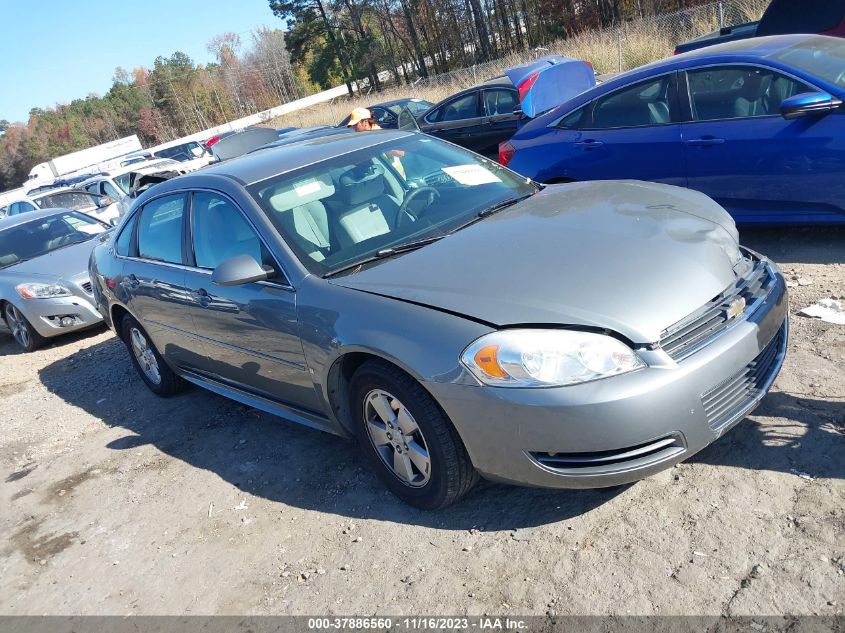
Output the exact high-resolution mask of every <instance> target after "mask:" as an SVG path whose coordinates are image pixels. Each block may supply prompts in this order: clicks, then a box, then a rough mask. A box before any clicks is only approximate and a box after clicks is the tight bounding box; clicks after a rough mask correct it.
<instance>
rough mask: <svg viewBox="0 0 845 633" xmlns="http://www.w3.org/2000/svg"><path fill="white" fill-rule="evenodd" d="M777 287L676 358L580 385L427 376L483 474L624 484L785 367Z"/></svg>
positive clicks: (735, 412) (746, 407) (570, 484)
mask: <svg viewBox="0 0 845 633" xmlns="http://www.w3.org/2000/svg"><path fill="white" fill-rule="evenodd" d="M776 277H777V279H776V283H775V286H774V288H773V289H772V291H771V293H770V294H769V296H768V297H767V298H766V300H765V301H764V302H763V303H762V304H761V305H760V307H759V308H758V309H757V310H756V311H755V312H754V313H753V314H752V315H751V316H750V317H749V318H748V319H747V320H746V321H744V322H742V323H738V324H737V325H735V326H733V327H732V328H731V329H729V330H727V331H725V332H724V333H723V334H722V335H721V336H719V337H718V338H716V339H715V340H714V341H712V342H711V343H710V344H708V345H707V346H706V347H703V348H702V349H700V350H699V351H697V352H696V353H694V354H692V355H690V356H689V357H687V358H685V359H683V360H681V361H679V362H675V361H673V360H672V359H671V358H669V356H668V355H667V354H666V353H665V352H663V351H662V350H659V349H658V350H653V351H646V352H641V353H640V354H641V356H642V358H643V360H645V361H646V363H647V364H648V367H647V368H645V369H642V370H639V371H636V372H633V373H630V374H626V375H623V376H616V377H613V378H607V379H604V380H599V381H595V382H591V383H586V384H583V385H576V386H569V387H559V388H549V389H503V388H494V387H486V386H485V387H477V386H467V385H459V384H446V383H435V382H427V383H426V387H427V388H428V389H429V391H430V392H431V393H432V394H433V395H434V397H435V398H436V399H437V400H438V402H439V403H440V404H441V406H442V407H443V409H444V410H445V411H446V413H447V415H448V416H449V418H450V419H451V420H452V422H453V423H454V425H455V427H456V429H457V431H458V433H459V434H460V436H461V438H462V439H463V441H464V444H465V445H466V448H467V451H468V453H469V455H470V458H471V459H472V462H473V464H474V465H475V467H476V468H477V469H478V470H479V472H481V473H482V474H483V475H484V476H485V477H487V478H489V479H494V480H498V481H505V482H509V483H517V484H522V485H533V486H543V487H551V488H597V487H603V486H615V485H620V484H624V483H629V482H632V481H636V480H638V479H642V478H643V477H647V476H649V475H652V474H654V473H656V472H659V471H661V470H663V469H665V468H668V467H669V466H671V465H673V464H675V463H677V462H679V461H682V460H684V459H686V458H688V457H690V456H691V455H693V454H695V453H696V452H698V451H700V450H701V449H703V448H705V447H706V446H707V445H709V444H710V443H711V442H713V441H714V440H716V439H717V438H718V437H720V436H721V435H722V434H723V433H725V432H726V431H727V430H728V429H730V428H731V427H733V426H734V425H735V424H736V423H738V422H739V421H740V420H742V418H743V417H744V416H745V415H746V414H747V413H748V412H750V411H751V410H752V409H753V408H754V407H755V406H756V405H757V404H758V403H759V401H760V400H761V399H762V397H763V396H764V395H765V393H766V391H768V389H769V387H770V386H771V384H772V383H773V382H774V380H775V378H776V377H777V374H778V372H779V371H780V368H781V366H782V365H783V360H784V356H785V353H786V346H787V339H788V323H787V293H786V286H785V283H784V280H783V277H782V276H781V275H780V274H779V273H778V274H777V276H776Z"/></svg>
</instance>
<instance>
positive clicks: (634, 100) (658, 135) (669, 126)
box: [536, 72, 686, 185]
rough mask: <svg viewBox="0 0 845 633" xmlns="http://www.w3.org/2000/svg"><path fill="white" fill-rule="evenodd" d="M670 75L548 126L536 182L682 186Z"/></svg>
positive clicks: (673, 79)
mask: <svg viewBox="0 0 845 633" xmlns="http://www.w3.org/2000/svg"><path fill="white" fill-rule="evenodd" d="M679 120H680V112H679V108H678V100H677V92H676V73H674V72H672V73H668V74H666V75H663V76H660V77H653V78H651V79H648V80H646V81H641V82H638V83H636V84H634V85H629V86H625V87H623V88H619V89H617V90H614V91H613V92H610V93H607V94H605V95H602V96H601V97H598V98H596V99H594V100H593V101H591V102H589V103H587V104H586V105H584V106H582V107H580V108H579V109H577V110H575V111H574V112H571V113H569V114H567V115H565V116H564V117H563V118H562V119H561V120H560V121H559V122H558V124H557V126H556V128H550V132H549V135H548V141H547V142H548V150H547V151H544V153H543V156H544V157H543V162H544V163H545V169H541V171H540V173H538V174H537V176H536V179H537V180H539V181H541V182H548V181H553V180H557V179H573V180H605V179H612V178H626V179H627V178H630V179H637V180H652V181H658V182H665V183H668V184H673V185H683V184H684V183H685V179H686V170H685V167H684V151H683V147H682V145H681V126H680V123H679V122H678V121H679Z"/></svg>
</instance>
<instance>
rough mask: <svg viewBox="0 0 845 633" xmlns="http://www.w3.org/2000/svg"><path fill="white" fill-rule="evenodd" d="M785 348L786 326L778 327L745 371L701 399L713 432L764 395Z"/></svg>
mask: <svg viewBox="0 0 845 633" xmlns="http://www.w3.org/2000/svg"><path fill="white" fill-rule="evenodd" d="M785 349H786V324H784V325H783V326H781V328H780V330H778V333H777V334H776V335H775V338H774V339H772V342H771V343H769V344H768V345H766V347H765V348H764V349H763V351H762V352H760V354H758V355H757V358H755V359H754V360H752V361H751V362H750V363H748V365H746V366H745V368H744V369H742V370H741V371H739V372H737V373H736V374H734V375H733V376H731V377H730V378H728V379H727V380H726V381H725V382H723V383H722V384H720V385H718V386H716V387H714V388H713V389H711V390H710V391H708V392H706V393H704V394H703V395H702V396H701V403H702V404H703V405H704V413H705V415H706V416H707V423H708V424H709V425H710V428H711V429H712V430H713V431H720V430H721V429H723V428H724V427H725V426H727V425H728V424H730V423H731V422H733V421H735V420H736V419H737V417H739V416H741V415H744V414H745V413H746V412H747V410H748V409H749V408H750V407H751V406H753V404H754V403H755V402H756V401H757V400H758V399H759V398H760V397H761V396H762V395H763V393H764V391H765V389H766V387H767V386H768V384H769V383H770V382H771V380H772V379H773V378H774V374H775V373H776V372H777V370H778V368H779V367H780V362H779V361H780V360H781V359H782V358H783V354H784V351H785Z"/></svg>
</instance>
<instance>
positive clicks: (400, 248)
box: [376, 235, 446, 259]
mask: <svg viewBox="0 0 845 633" xmlns="http://www.w3.org/2000/svg"><path fill="white" fill-rule="evenodd" d="M444 237H446V236H445V235H432V236H431V237H425V238H423V239H421V240H415V241H413V242H405V243H404V244H396V245H395V246H390V247H388V248H383V249H381V250H380V251H377V252H376V257H377V258H379V259H382V258H384V257H390V256H392V255H398V254H399V253H407V252H408V251H415V250H417V249H418V248H421V247H423V246H425V245H426V244H431V243H433V242H436V241H437V240H442V239H443V238H444Z"/></svg>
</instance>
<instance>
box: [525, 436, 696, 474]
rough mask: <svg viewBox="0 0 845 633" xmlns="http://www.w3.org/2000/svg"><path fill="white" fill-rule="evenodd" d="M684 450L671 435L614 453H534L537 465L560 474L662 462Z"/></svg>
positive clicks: (532, 454)
mask: <svg viewBox="0 0 845 633" xmlns="http://www.w3.org/2000/svg"><path fill="white" fill-rule="evenodd" d="M683 450H684V445H683V442H682V441H681V438H680V437H679V436H676V435H668V436H666V437H662V438H660V439H659V440H653V441H651V442H646V443H645V444H638V445H637V446H628V447H626V448H619V449H615V450H611V451H596V452H592V453H538V452H532V453H531V457H533V458H534V459H535V460H536V461H537V462H539V463H540V464H542V465H543V466H545V467H546V468H550V469H552V470H557V471H581V470H585V469H591V468H592V469H602V470H608V469H611V468H609V467H612V466H616V467H617V468H616V469H617V470H618V469H619V468H618V467H619V466H621V465H627V464H628V463H630V462H635V461H636V462H638V465H647V464H649V463H653V462H657V461H661V460H663V459H665V458H667V457H670V456H672V455H675V454H677V453H680V452H682V451H683Z"/></svg>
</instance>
